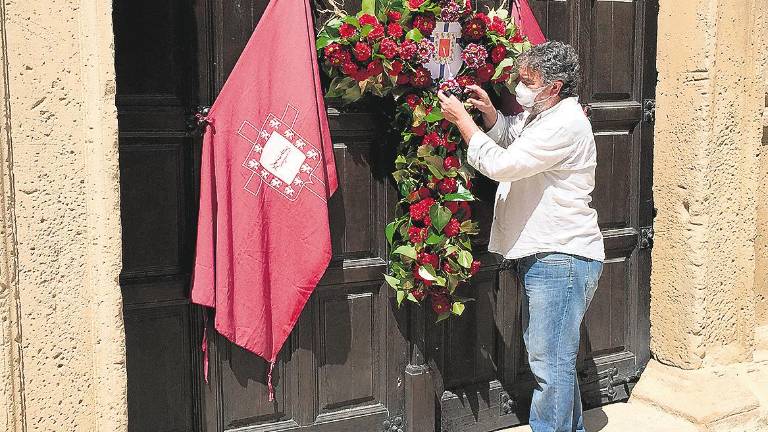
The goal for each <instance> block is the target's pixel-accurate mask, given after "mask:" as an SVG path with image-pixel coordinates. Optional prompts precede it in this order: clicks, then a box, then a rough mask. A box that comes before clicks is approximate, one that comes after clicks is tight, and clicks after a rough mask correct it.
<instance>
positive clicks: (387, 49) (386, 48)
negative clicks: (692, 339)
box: [379, 39, 397, 59]
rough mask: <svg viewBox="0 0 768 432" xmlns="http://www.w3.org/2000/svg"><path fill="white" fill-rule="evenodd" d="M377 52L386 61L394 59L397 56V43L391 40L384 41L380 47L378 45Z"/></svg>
mask: <svg viewBox="0 0 768 432" xmlns="http://www.w3.org/2000/svg"><path fill="white" fill-rule="evenodd" d="M379 50H380V51H381V53H382V54H383V55H384V57H386V58H388V59H391V58H394V57H395V56H396V55H397V42H395V41H393V40H392V39H384V40H382V41H381V45H379Z"/></svg>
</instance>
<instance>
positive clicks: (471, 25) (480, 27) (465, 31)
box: [461, 14, 486, 40]
mask: <svg viewBox="0 0 768 432" xmlns="http://www.w3.org/2000/svg"><path fill="white" fill-rule="evenodd" d="M480 15H483V16H484V14H476V15H475V17H474V18H472V19H471V20H469V22H467V23H466V24H465V25H464V27H463V28H462V29H461V37H463V38H464V39H467V40H478V39H480V38H482V37H483V36H485V28H486V23H485V21H483V20H482V19H481V18H480V17H479V16H480Z"/></svg>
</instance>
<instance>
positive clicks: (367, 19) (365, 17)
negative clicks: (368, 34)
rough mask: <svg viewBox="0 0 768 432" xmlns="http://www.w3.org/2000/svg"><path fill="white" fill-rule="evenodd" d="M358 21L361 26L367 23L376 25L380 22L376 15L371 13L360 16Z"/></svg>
mask: <svg viewBox="0 0 768 432" xmlns="http://www.w3.org/2000/svg"><path fill="white" fill-rule="evenodd" d="M357 21H358V22H359V23H360V25H361V26H364V25H366V24H370V25H374V24H378V23H379V20H377V19H376V17H375V16H373V15H371V14H363V15H361V16H360V18H358V20H357Z"/></svg>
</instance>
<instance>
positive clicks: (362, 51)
mask: <svg viewBox="0 0 768 432" xmlns="http://www.w3.org/2000/svg"><path fill="white" fill-rule="evenodd" d="M355 58H356V59H357V60H358V61H366V60H368V59H369V58H371V47H370V46H369V45H366V44H364V43H362V42H358V43H356V44H355Z"/></svg>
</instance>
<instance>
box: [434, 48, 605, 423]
mask: <svg viewBox="0 0 768 432" xmlns="http://www.w3.org/2000/svg"><path fill="white" fill-rule="evenodd" d="M518 67H519V74H520V82H519V84H518V86H517V88H516V90H515V95H516V98H517V101H518V102H519V103H520V105H521V106H523V108H524V109H525V111H524V112H522V113H520V114H519V115H517V116H513V117H507V116H504V115H502V114H501V113H500V112H499V111H497V110H496V109H495V108H494V106H493V104H492V103H491V101H490V99H489V98H488V94H487V93H486V92H485V91H483V90H482V89H481V88H480V87H478V86H470V87H469V90H470V91H471V92H472V93H473V95H472V98H470V99H469V100H468V102H469V103H470V104H472V105H473V106H474V107H476V108H477V109H478V110H479V111H480V112H481V113H482V117H483V126H484V128H485V130H486V131H487V132H483V131H482V130H481V129H480V127H479V126H477V125H476V124H475V122H474V121H473V120H472V117H471V116H470V115H469V114H468V112H467V110H466V109H465V107H464V105H463V104H462V103H461V101H459V99H457V98H456V97H455V96H450V97H448V96H446V95H445V94H443V93H442V92H440V93H439V94H438V96H439V98H440V103H441V107H442V111H443V115H444V116H445V118H446V119H448V120H449V121H451V122H452V123H454V124H455V125H456V126H457V127H458V128H459V130H460V132H461V134H462V137H463V138H464V140H465V141H466V142H467V143H469V149H468V151H467V161H468V162H469V164H470V165H472V166H473V167H475V168H476V169H477V170H478V171H479V172H481V173H482V174H484V175H485V176H487V177H489V178H491V179H493V180H496V181H498V182H499V186H498V189H497V192H496V203H495V208H494V217H493V225H492V227H491V239H490V243H489V246H488V249H489V250H490V251H492V252H496V253H499V254H501V255H503V256H504V258H505V264H506V263H510V262H511V263H514V264H515V265H516V268H517V273H518V276H519V277H520V279H521V281H522V284H523V286H524V295H523V340H524V341H525V345H526V348H527V350H528V362H529V364H530V366H531V371H532V372H533V374H534V376H535V378H536V382H537V386H536V388H535V389H534V391H533V400H532V403H531V411H530V419H529V423H530V426H531V429H532V430H533V432H573V431H577V432H584V431H585V429H584V422H583V418H582V406H581V396H580V393H579V385H578V381H577V378H576V355H577V354H578V350H579V327H580V325H581V322H582V320H583V318H584V314H585V312H586V310H587V308H588V307H589V303H590V302H591V300H592V297H593V295H594V293H595V290H596V289H597V281H598V279H599V278H600V275H601V273H602V269H603V261H604V260H605V252H604V247H603V237H602V234H601V233H600V229H599V227H598V225H597V212H596V211H595V210H594V209H592V208H590V207H589V203H590V202H591V200H592V198H591V197H590V193H591V192H592V190H593V189H594V185H595V166H596V148H595V140H594V136H593V135H592V127H591V125H590V123H589V120H588V119H587V118H586V116H585V115H584V113H583V111H582V108H581V106H580V105H579V102H578V99H577V96H576V94H575V93H574V92H575V91H576V87H577V85H578V81H579V72H580V70H579V62H578V56H577V55H576V52H575V50H574V49H573V47H571V46H570V45H567V44H564V43H561V42H547V43H544V44H541V45H537V46H534V47H533V48H532V49H531V50H530V51H527V52H525V53H524V54H522V55H521V56H520V58H519V59H518ZM511 260H514V261H511Z"/></svg>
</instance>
